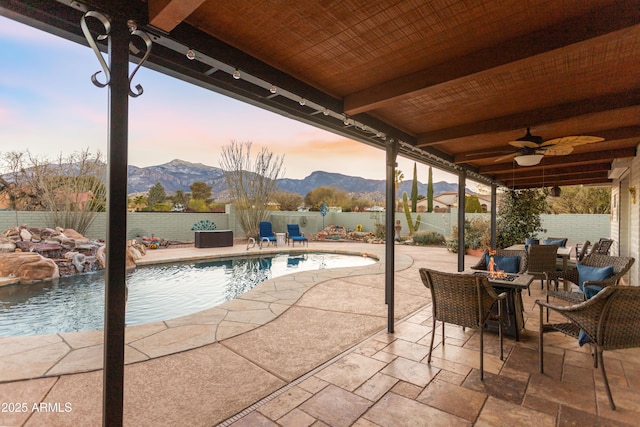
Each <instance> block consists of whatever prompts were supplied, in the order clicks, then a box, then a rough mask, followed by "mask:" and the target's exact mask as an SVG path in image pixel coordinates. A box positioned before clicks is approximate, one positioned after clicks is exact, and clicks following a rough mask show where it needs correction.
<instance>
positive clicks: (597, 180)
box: [503, 175, 611, 189]
mask: <svg viewBox="0 0 640 427" xmlns="http://www.w3.org/2000/svg"><path fill="white" fill-rule="evenodd" d="M610 182H611V180H610V179H608V178H607V176H606V175H602V176H600V175H590V176H583V177H575V178H573V179H568V180H553V179H552V180H544V182H543V181H528V182H527V181H525V182H517V183H513V182H511V181H505V182H503V184H504V186H505V187H508V188H514V189H523V188H542V187H553V186H556V185H557V186H567V185H590V184H591V185H592V184H602V185H606V184H607V183H610Z"/></svg>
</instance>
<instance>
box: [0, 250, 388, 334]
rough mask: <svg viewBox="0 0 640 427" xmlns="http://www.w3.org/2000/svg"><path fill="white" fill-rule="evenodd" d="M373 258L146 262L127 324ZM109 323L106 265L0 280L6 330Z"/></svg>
mask: <svg viewBox="0 0 640 427" xmlns="http://www.w3.org/2000/svg"><path fill="white" fill-rule="evenodd" d="M374 262H375V260H374V259H372V258H368V257H363V256H354V255H341V254H329V253H307V254H295V255H293V254H278V255H275V256H269V257H242V258H229V259H225V260H216V261H203V262H189V263H175V264H159V265H154V266H142V267H138V268H136V269H135V270H132V271H131V272H129V273H128V274H127V285H128V287H129V299H128V302H127V313H126V324H127V326H133V325H140V324H145V323H151V322H156V321H161V320H168V319H173V318H176V317H180V316H184V315H187V314H191V313H196V312H199V311H202V310H205V309H207V308H211V307H214V306H216V305H219V304H221V303H223V302H225V301H228V300H231V299H234V298H236V297H238V296H239V295H241V294H243V293H245V292H247V291H248V290H250V289H252V288H254V287H255V286H256V285H258V284H259V283H261V282H264V281H265V280H268V279H272V278H275V277H279V276H283V275H285V274H291V273H294V272H300V271H309V270H318V269H323V268H337V267H358V266H365V265H370V264H373V263H374ZM103 324H104V273H103V272H99V273H90V274H83V275H76V276H70V277H61V278H60V279H58V280H54V281H48V282H40V283H36V284H33V285H13V286H4V287H0V336H19V335H43V334H52V333H60V332H78V331H87V330H98V329H103Z"/></svg>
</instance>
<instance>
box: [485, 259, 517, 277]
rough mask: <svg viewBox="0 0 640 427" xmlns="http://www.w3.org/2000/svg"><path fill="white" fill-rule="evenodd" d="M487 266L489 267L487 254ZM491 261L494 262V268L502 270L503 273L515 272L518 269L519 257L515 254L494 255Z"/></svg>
mask: <svg viewBox="0 0 640 427" xmlns="http://www.w3.org/2000/svg"><path fill="white" fill-rule="evenodd" d="M485 262H486V264H487V268H488V267H489V254H486V255H485ZM493 262H495V263H496V270H503V271H504V272H505V273H517V272H518V271H520V257H519V256H517V255H505V256H500V255H494V256H493Z"/></svg>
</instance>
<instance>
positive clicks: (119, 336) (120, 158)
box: [102, 17, 130, 426]
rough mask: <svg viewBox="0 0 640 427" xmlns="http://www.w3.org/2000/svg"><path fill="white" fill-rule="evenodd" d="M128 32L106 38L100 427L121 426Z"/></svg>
mask: <svg viewBox="0 0 640 427" xmlns="http://www.w3.org/2000/svg"><path fill="white" fill-rule="evenodd" d="M129 35H130V33H129V28H128V27H127V21H126V20H125V19H123V18H121V17H113V18H112V20H111V33H110V37H109V61H110V66H109V68H110V71H111V81H110V84H109V124H108V126H109V136H108V139H109V141H108V155H107V159H108V168H107V189H108V191H107V265H106V272H105V316H104V371H103V374H104V376H103V408H102V425H103V426H122V421H123V415H122V413H123V391H124V329H125V306H126V297H127V295H126V247H127V246H126V243H127V151H128V124H129V123H128V116H129V98H128V97H129V40H130V39H129Z"/></svg>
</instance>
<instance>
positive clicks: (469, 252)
mask: <svg viewBox="0 0 640 427" xmlns="http://www.w3.org/2000/svg"><path fill="white" fill-rule="evenodd" d="M464 253H465V254H467V255H473V256H477V257H480V256H482V254H483V253H484V249H482V248H479V249H471V248H467V249H465V251H464Z"/></svg>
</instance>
